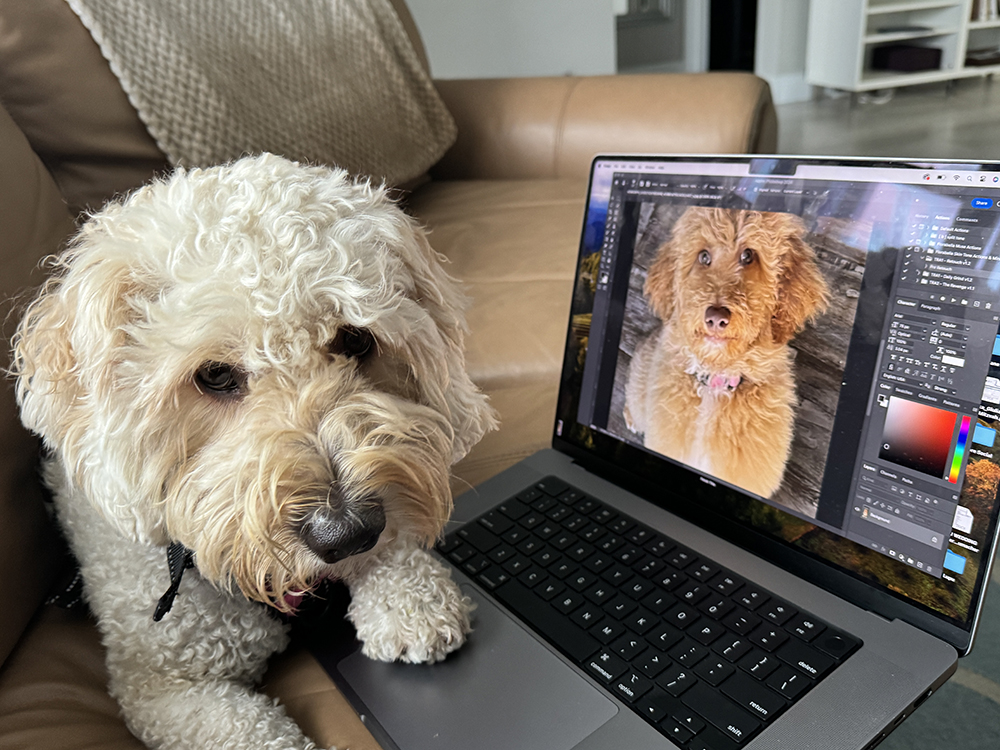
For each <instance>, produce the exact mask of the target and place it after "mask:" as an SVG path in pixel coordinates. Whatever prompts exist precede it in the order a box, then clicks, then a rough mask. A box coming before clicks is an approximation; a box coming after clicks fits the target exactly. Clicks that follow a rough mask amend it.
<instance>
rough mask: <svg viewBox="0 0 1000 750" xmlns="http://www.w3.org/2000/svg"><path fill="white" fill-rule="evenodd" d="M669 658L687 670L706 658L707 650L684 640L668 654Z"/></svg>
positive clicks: (689, 640)
mask: <svg viewBox="0 0 1000 750" xmlns="http://www.w3.org/2000/svg"><path fill="white" fill-rule="evenodd" d="M667 653H668V654H670V658H671V659H673V660H674V661H676V662H677V663H678V664H681V665H683V666H685V667H688V668H689V669H690V668H692V667H694V666H695V665H696V664H697V663H698V662H700V661H701V660H702V659H704V658H705V657H706V656H708V649H707V648H705V647H704V646H702V645H700V644H697V643H695V642H694V641H692V640H691V639H690V638H685V639H684V640H682V641H681V642H680V643H678V644H677V645H676V646H674V647H673V648H672V649H670V650H669V651H668V652H667Z"/></svg>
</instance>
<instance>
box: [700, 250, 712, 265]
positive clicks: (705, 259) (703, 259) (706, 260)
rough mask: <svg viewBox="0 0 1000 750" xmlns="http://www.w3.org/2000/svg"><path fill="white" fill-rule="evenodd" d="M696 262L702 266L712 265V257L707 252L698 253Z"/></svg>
mask: <svg viewBox="0 0 1000 750" xmlns="http://www.w3.org/2000/svg"><path fill="white" fill-rule="evenodd" d="M698 262H699V263H701V264H702V265H703V266H710V265H712V256H711V254H710V253H709V252H708V250H702V251H701V252H700V253H698Z"/></svg>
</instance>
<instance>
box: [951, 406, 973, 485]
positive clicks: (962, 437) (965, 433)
mask: <svg viewBox="0 0 1000 750" xmlns="http://www.w3.org/2000/svg"><path fill="white" fill-rule="evenodd" d="M971 423H972V418H971V417H962V426H961V427H959V428H958V442H957V443H955V455H953V456H952V457H951V471H950V472H948V481H949V482H951V483H952V484H957V483H958V475H959V473H960V472H961V471H962V459H964V458H965V447H966V445H968V444H969V425H970V424H971Z"/></svg>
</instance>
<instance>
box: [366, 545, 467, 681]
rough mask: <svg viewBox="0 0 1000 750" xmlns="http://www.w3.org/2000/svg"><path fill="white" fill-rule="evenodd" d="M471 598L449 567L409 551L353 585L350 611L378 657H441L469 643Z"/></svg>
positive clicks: (420, 659)
mask: <svg viewBox="0 0 1000 750" xmlns="http://www.w3.org/2000/svg"><path fill="white" fill-rule="evenodd" d="M473 606H474V605H473V603H472V600H471V599H469V597H467V596H463V594H462V592H461V591H460V590H459V588H458V586H457V585H456V584H455V582H454V581H452V580H451V575H450V574H449V572H448V570H447V568H445V567H444V566H443V565H441V563H439V562H438V561H437V560H435V559H434V558H433V557H431V556H430V555H429V554H428V553H426V552H424V551H423V550H419V549H413V550H406V551H403V552H401V553H400V554H397V555H395V556H393V557H392V558H391V559H389V560H386V561H385V562H384V563H382V564H380V565H379V566H377V567H376V568H374V569H373V570H372V571H371V572H370V573H369V574H368V575H366V576H365V577H364V579H362V580H361V581H359V582H357V583H355V584H353V585H352V586H351V606H350V608H349V609H348V611H347V616H348V617H349V618H350V619H351V621H352V622H353V623H354V627H355V629H356V630H357V632H358V638H359V640H361V641H362V642H363V647H362V649H361V651H362V653H363V654H364V655H365V656H367V657H369V658H371V659H376V660H378V661H397V660H398V661H406V662H411V663H413V664H420V663H433V662H437V661H441V660H442V659H444V658H445V656H447V655H448V654H450V653H451V652H452V651H454V650H455V649H457V648H458V647H459V646H461V645H462V644H463V643H465V637H466V636H467V635H468V633H469V632H470V630H471V625H470V619H469V615H470V613H471V612H472V609H473Z"/></svg>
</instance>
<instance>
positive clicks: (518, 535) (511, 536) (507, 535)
mask: <svg viewBox="0 0 1000 750" xmlns="http://www.w3.org/2000/svg"><path fill="white" fill-rule="evenodd" d="M529 536H531V532H529V531H528V530H527V529H525V528H524V527H522V526H511V527H510V528H509V529H507V530H506V531H505V532H504V533H503V534H501V535H500V538H501V539H503V540H504V541H505V542H507V544H520V543H521V542H523V541H524V540H525V539H527V538H528V537H529Z"/></svg>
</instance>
